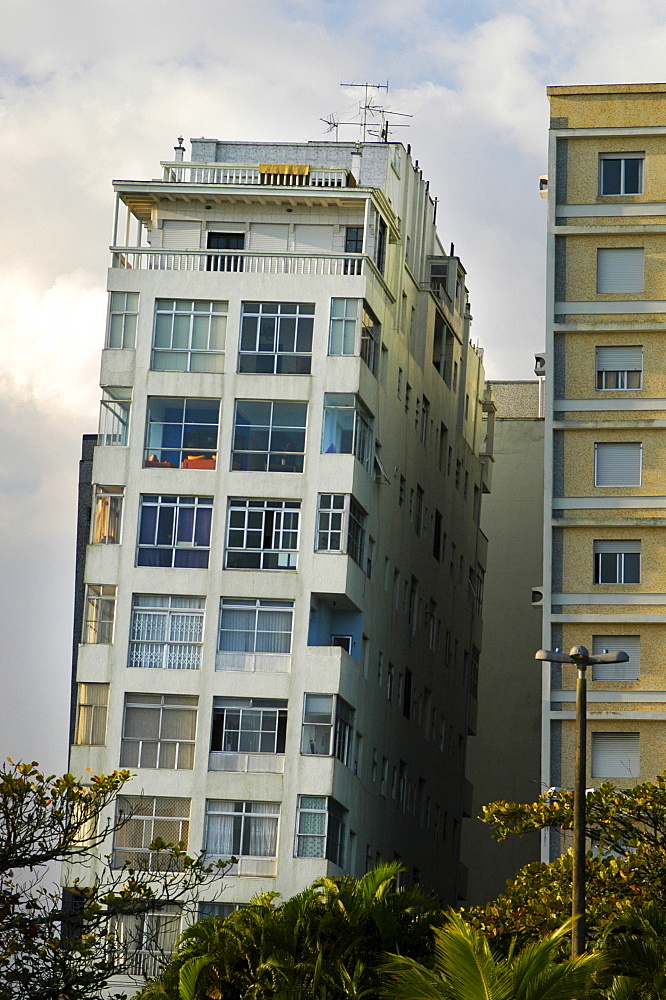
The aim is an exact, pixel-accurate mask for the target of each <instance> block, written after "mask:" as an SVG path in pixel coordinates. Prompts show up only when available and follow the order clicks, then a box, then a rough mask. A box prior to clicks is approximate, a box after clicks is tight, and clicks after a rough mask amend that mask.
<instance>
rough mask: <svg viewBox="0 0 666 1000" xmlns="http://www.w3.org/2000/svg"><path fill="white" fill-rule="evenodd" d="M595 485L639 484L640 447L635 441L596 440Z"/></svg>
mask: <svg viewBox="0 0 666 1000" xmlns="http://www.w3.org/2000/svg"><path fill="white" fill-rule="evenodd" d="M594 452H595V455H594V458H595V463H594V464H595V470H594V472H595V475H594V485H595V486H640V485H641V465H642V448H641V444H640V442H637V441H613V442H598V443H597V444H595V446H594Z"/></svg>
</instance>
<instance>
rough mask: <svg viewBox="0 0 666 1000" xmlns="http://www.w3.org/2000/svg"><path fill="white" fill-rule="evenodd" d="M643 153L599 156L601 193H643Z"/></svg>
mask: <svg viewBox="0 0 666 1000" xmlns="http://www.w3.org/2000/svg"><path fill="white" fill-rule="evenodd" d="M643 161H644V154H643V153H606V154H602V156H601V157H600V158H599V194H601V195H614V194H642V193H643Z"/></svg>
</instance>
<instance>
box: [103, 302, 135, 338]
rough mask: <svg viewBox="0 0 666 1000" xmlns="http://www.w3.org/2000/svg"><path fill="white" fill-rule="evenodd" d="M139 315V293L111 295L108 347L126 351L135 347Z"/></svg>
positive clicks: (107, 334)
mask: <svg viewBox="0 0 666 1000" xmlns="http://www.w3.org/2000/svg"><path fill="white" fill-rule="evenodd" d="M138 313H139V293H138V292H111V293H110V295H109V323H108V326H107V331H106V346H107V347H111V348H114V349H125V350H127V349H131V348H133V347H134V342H135V339H136V320H137V316H138Z"/></svg>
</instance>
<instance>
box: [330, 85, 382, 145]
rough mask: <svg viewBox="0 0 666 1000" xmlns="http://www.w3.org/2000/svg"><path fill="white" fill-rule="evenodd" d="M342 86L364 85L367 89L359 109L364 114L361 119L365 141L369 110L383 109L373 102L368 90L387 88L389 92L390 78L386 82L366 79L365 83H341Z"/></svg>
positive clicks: (362, 138)
mask: <svg viewBox="0 0 666 1000" xmlns="http://www.w3.org/2000/svg"><path fill="white" fill-rule="evenodd" d="M340 86H341V87H363V88H364V89H365V100H364V102H363V104H361V105H360V107H359V111H360V112H361V114H362V116H363V117H362V119H361V140H362V142H365V140H366V133H367V128H368V112H371V113H372V112H375V111H381V108H379V107H377V106H376V105H374V104H373V103H372V101H371V100H370V97H369V93H368V92H369V91H370V90H385V91H386V93H387V94H388V89H389V85H388V80H387V81H386V83H368V82H367V80H366V82H365V83H341V84H340ZM344 124H345V125H346V124H348V123H347V122H344Z"/></svg>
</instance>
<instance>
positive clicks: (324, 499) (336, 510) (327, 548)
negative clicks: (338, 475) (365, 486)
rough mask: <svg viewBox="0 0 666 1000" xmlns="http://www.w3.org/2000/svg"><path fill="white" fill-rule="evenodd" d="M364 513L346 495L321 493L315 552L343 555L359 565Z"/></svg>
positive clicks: (363, 539)
mask: <svg viewBox="0 0 666 1000" xmlns="http://www.w3.org/2000/svg"><path fill="white" fill-rule="evenodd" d="M365 520H366V513H365V511H364V510H363V508H362V507H361V506H360V504H358V503H357V502H356V500H355V499H354V497H353V496H351V495H350V494H349V493H320V494H319V498H318V503H317V532H316V538H315V549H316V551H317V552H344V551H346V552H347V553H348V555H350V556H351V557H352V559H353V560H354V561H355V562H357V563H358V565H359V566H362V563H363V550H364V547H365V545H364V543H365Z"/></svg>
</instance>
